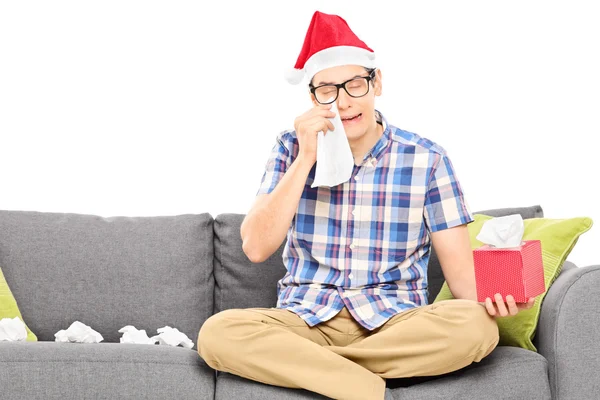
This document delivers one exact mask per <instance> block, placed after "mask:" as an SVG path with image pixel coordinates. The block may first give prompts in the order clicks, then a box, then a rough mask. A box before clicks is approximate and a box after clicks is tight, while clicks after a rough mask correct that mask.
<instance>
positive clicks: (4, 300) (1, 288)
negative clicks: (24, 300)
mask: <svg viewBox="0 0 600 400" xmlns="http://www.w3.org/2000/svg"><path fill="white" fill-rule="evenodd" d="M4 318H10V319H13V318H18V319H20V320H21V322H23V324H24V325H25V330H26V331H27V339H26V340H27V341H28V342H35V341H36V340H37V336H35V333H33V332H31V329H29V327H28V326H27V323H26V322H25V321H24V320H23V316H22V315H21V311H20V310H19V305H18V304H17V301H16V300H15V297H14V296H13V294H12V292H11V291H10V287H9V286H8V282H6V279H5V278H4V274H3V273H2V266H0V321H2V319H4Z"/></svg>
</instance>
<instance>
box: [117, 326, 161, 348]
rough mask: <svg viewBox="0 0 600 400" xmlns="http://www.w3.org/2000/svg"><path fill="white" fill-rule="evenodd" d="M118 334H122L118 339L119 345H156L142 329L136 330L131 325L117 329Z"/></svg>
mask: <svg viewBox="0 0 600 400" xmlns="http://www.w3.org/2000/svg"><path fill="white" fill-rule="evenodd" d="M119 333H122V334H123V336H121V339H120V342H121V343H134V344H156V340H155V339H152V338H149V337H148V334H147V333H146V331H145V330H144V329H142V330H138V329H136V327H135V326H133V325H126V326H124V327H122V328H121V329H119Z"/></svg>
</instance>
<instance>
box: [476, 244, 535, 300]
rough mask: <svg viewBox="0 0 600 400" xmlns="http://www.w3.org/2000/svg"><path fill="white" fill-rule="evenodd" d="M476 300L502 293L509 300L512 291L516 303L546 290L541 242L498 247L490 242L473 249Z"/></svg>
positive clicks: (492, 297)
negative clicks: (508, 296)
mask: <svg viewBox="0 0 600 400" xmlns="http://www.w3.org/2000/svg"><path fill="white" fill-rule="evenodd" d="M473 260H474V261H475V282H476V286H477V301H479V302H484V301H485V299H486V297H489V298H491V299H492V300H494V295H495V294H496V293H500V294H501V295H502V298H503V299H504V300H505V301H506V296H507V295H509V294H510V295H512V296H513V297H514V298H515V302H517V303H527V300H529V298H530V297H535V296H537V295H539V294H542V293H544V292H545V291H546V285H545V283H544V265H543V263H542V244H541V242H540V241H539V240H526V241H524V242H521V245H520V246H517V247H509V248H504V249H501V248H496V247H493V246H490V245H488V244H486V245H484V246H481V247H479V248H477V249H475V250H473Z"/></svg>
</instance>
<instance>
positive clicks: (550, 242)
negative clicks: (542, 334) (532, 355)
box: [434, 214, 593, 351]
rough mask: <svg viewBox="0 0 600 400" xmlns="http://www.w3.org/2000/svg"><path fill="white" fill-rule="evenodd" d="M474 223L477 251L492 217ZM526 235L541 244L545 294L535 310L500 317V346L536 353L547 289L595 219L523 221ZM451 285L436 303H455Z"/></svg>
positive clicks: (478, 217) (473, 245) (472, 232)
mask: <svg viewBox="0 0 600 400" xmlns="http://www.w3.org/2000/svg"><path fill="white" fill-rule="evenodd" d="M473 217H474V218H475V220H474V221H473V222H471V223H470V224H469V225H467V227H468V229H469V236H470V239H471V248H472V249H476V248H478V247H481V246H483V244H484V243H482V242H480V241H479V240H477V239H476V236H477V235H478V234H479V231H480V230H481V227H482V226H483V223H484V222H485V221H487V220H489V219H492V218H493V217H491V216H489V215H484V214H475V215H474V216H473ZM523 223H524V227H525V231H524V232H523V240H540V241H541V244H542V261H543V264H544V281H545V286H546V292H544V293H542V294H541V295H539V296H537V297H536V299H535V303H534V305H533V307H531V308H530V309H528V310H523V311H520V312H519V313H518V314H517V315H512V316H506V317H497V318H496V321H497V322H498V329H499V332H500V342H499V345H500V346H515V347H522V348H524V349H528V350H532V351H537V349H536V348H535V346H534V345H533V342H532V340H533V337H534V335H535V332H536V328H537V324H538V320H539V316H540V310H541V305H542V301H543V299H544V297H545V296H546V293H547V292H548V288H549V287H550V285H552V283H553V282H554V281H555V280H556V278H557V277H558V275H559V274H560V271H561V268H562V265H563V263H564V262H565V260H566V259H567V257H568V255H569V254H570V253H571V251H572V250H573V247H574V246H575V243H577V240H578V239H579V236H581V234H583V233H585V232H587V231H588V230H589V229H590V228H591V227H592V223H593V222H592V219H591V218H587V217H577V218H569V219H549V218H530V219H524V220H523ZM453 298H454V297H453V296H452V293H451V292H450V289H449V287H448V284H447V283H446V282H445V281H444V284H443V286H442V289H441V290H440V293H439V294H438V295H437V297H436V298H435V300H434V303H435V302H438V301H442V300H449V299H453Z"/></svg>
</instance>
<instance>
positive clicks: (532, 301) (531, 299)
mask: <svg viewBox="0 0 600 400" xmlns="http://www.w3.org/2000/svg"><path fill="white" fill-rule="evenodd" d="M534 304H535V297H531V298H530V299H529V301H528V302H527V304H526V306H525V309H529V308H531V307H533V305H534Z"/></svg>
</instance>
